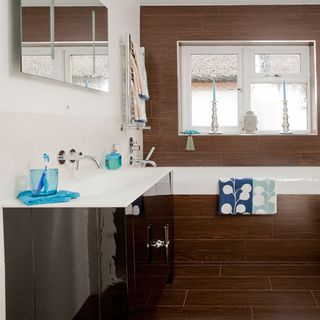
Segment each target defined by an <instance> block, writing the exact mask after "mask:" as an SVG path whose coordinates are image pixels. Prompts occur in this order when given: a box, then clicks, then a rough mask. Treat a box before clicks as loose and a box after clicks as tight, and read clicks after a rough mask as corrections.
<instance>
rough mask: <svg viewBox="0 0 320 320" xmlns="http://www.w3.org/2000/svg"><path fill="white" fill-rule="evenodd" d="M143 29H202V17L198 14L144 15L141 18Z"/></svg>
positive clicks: (159, 30) (166, 30) (156, 30)
mask: <svg viewBox="0 0 320 320" xmlns="http://www.w3.org/2000/svg"><path fill="white" fill-rule="evenodd" d="M141 29H142V30H148V29H152V30H153V31H154V32H168V31H172V32H177V31H186V30H202V19H201V16H197V15H175V16H172V15H152V16H144V17H143V19H142V20H141Z"/></svg>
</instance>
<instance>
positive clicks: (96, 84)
mask: <svg viewBox="0 0 320 320" xmlns="http://www.w3.org/2000/svg"><path fill="white" fill-rule="evenodd" d="M70 59H71V77H72V83H74V84H77V85H80V86H83V87H86V88H92V89H98V90H103V91H109V75H108V65H109V61H108V56H107V55H97V56H96V59H95V60H96V61H95V70H94V67H93V65H94V59H93V56H92V55H72V56H71V57H70ZM94 71H95V72H94Z"/></svg>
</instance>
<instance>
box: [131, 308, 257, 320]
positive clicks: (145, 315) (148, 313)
mask: <svg viewBox="0 0 320 320" xmlns="http://www.w3.org/2000/svg"><path fill="white" fill-rule="evenodd" d="M184 319H190V320H191V319H192V320H251V319H252V318H251V309H250V308H249V307H213V308H189V307H187V308H182V307H174V308H172V307H157V308H154V309H150V308H149V309H147V308H142V309H138V310H136V311H135V317H133V318H130V320H184Z"/></svg>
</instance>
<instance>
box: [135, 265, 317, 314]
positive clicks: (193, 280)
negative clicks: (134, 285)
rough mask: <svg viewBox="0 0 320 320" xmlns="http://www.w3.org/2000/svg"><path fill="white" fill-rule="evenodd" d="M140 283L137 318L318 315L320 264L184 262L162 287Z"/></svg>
mask: <svg viewBox="0 0 320 320" xmlns="http://www.w3.org/2000/svg"><path fill="white" fill-rule="evenodd" d="M147 281H148V285H150V284H151V287H152V284H154V289H153V290H150V291H149V292H148V294H146V292H145V290H144V289H143V286H144V285H145V286H147V283H146V282H147ZM138 283H139V281H138ZM140 283H141V284H142V285H141V297H142V296H144V297H145V298H144V299H140V306H139V307H138V308H137V310H136V316H135V317H134V319H135V320H145V319H148V320H151V319H154V320H179V319H194V320H207V319H215V320H240V319H241V320H274V319H275V320H316V319H317V320H320V265H314V264H312V265H311V264H300V265H266V264H263V265H252V264H250V265H244V264H242V265H215V266H208V265H203V266H183V265H180V266H177V267H176V277H175V281H174V283H173V284H172V285H167V287H166V288H165V289H164V290H163V291H161V290H157V289H156V288H157V281H156V279H154V278H153V279H151V278H149V279H144V281H141V282H140ZM143 283H144V285H143Z"/></svg>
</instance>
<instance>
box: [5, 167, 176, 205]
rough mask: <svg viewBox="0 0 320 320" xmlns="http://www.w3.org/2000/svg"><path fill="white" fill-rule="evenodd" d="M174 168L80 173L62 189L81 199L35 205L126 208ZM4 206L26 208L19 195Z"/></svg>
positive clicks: (62, 184) (60, 185)
mask: <svg viewBox="0 0 320 320" xmlns="http://www.w3.org/2000/svg"><path fill="white" fill-rule="evenodd" d="M171 171H172V168H165V167H161V168H122V169H120V170H115V171H109V170H97V171H94V172H92V173H91V174H90V175H81V174H79V175H77V176H76V177H74V178H72V179H68V180H65V181H61V182H60V183H59V188H58V189H59V190H68V191H75V192H79V193H80V198H78V199H74V200H71V201H70V202H67V203H55V204H46V205H37V206H34V207H35V208H126V207H128V206H129V205H130V204H131V203H132V202H133V201H135V200H136V199H137V198H138V197H140V196H141V195H142V194H144V193H145V192H146V191H148V190H149V189H150V188H151V187H153V186H154V185H155V184H156V183H158V182H159V181H160V180H161V179H162V178H164V177H165V176H167V175H168V174H169V173H170V172H171ZM0 207H2V208H26V207H27V206H26V205H24V204H23V203H22V202H21V201H20V200H18V199H16V198H12V199H8V200H7V201H4V202H3V203H1V205H0Z"/></svg>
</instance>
